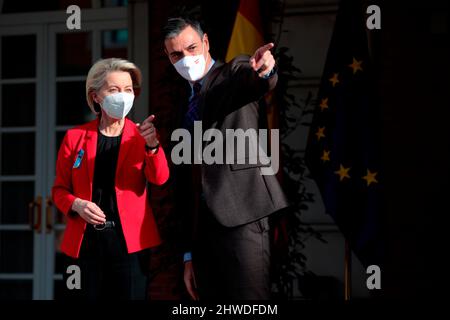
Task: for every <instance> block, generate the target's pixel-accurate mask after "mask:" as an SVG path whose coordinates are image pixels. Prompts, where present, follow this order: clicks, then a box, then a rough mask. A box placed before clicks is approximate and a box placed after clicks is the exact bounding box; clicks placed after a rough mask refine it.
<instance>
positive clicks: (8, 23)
mask: <svg viewBox="0 0 450 320" xmlns="http://www.w3.org/2000/svg"><path fill="white" fill-rule="evenodd" d="M93 2H95V1H93ZM0 5H1V0H0ZM0 9H1V6H0ZM147 9H148V3H147V2H146V1H140V2H136V3H134V2H131V3H129V6H128V8H126V7H117V8H102V9H98V4H97V5H96V6H95V9H82V11H81V30H75V31H69V30H67V28H66V19H67V17H68V15H67V14H66V12H65V11H48V12H37V13H17V14H1V13H0V34H8V35H9V34H30V33H32V34H36V37H37V38H36V43H37V46H36V56H37V57H36V59H37V60H36V65H37V66H36V68H37V70H36V79H35V81H36V125H35V127H30V128H27V130H33V132H35V139H36V141H35V143H36V147H35V150H36V151H35V152H36V169H35V171H36V172H35V175H34V176H33V177H32V178H33V179H34V181H35V197H37V196H38V195H40V196H42V199H43V204H42V212H41V215H42V232H41V233H40V234H37V233H35V235H34V251H33V252H34V261H33V263H34V270H33V274H29V275H23V274H22V275H20V274H18V275H17V278H18V279H32V280H33V282H34V283H33V299H52V298H53V284H54V280H55V278H58V277H55V275H54V272H53V269H54V258H55V252H54V246H55V244H54V241H55V233H54V231H55V230H61V229H63V228H64V226H63V225H56V226H54V229H53V232H51V233H49V234H46V230H45V226H46V223H47V221H46V214H45V199H46V198H47V197H50V196H51V187H52V185H53V180H54V172H55V165H56V164H55V157H54V155H55V153H56V152H57V148H58V146H56V145H55V144H56V141H55V134H56V132H57V130H64V129H68V128H69V127H60V126H56V119H55V118H56V45H55V40H56V34H57V33H59V32H85V31H92V32H93V38H92V43H93V44H96V45H95V46H94V45H93V47H92V49H93V52H92V58H93V61H92V62H94V61H96V60H98V59H99V58H100V55H101V30H111V29H124V28H128V30H129V32H128V39H129V40H128V41H129V43H128V56H129V57H128V59H129V60H131V61H133V62H135V63H136V64H137V65H138V66H139V67H140V68H141V70H142V74H143V81H144V88H145V86H146V85H148V84H147V79H148V57H149V54H148V15H147ZM130 16H132V17H134V18H133V19H128V17H130ZM130 21H132V23H130ZM0 49H1V48H0ZM45 66H48V68H44V67H45ZM67 78H69V77H67ZM72 78H74V77H72ZM76 78H77V79H75V78H74V79H73V80H80V79H81V80H84V78H85V76H83V77H82V76H80V79H78V77H76ZM67 80H69V79H67ZM0 90H1V86H0ZM0 97H1V91H0ZM133 109H134V110H133V113H132V114H131V117H132V118H133V117H134V118H135V119H136V120H138V121H139V120H140V121H142V120H143V119H144V117H145V116H147V112H148V90H145V89H144V90H142V93H141V97H140V98H139V99H137V101H136V103H135V107H134V108H133ZM2 130H4V129H2ZM7 130H10V129H9V128H7ZM18 132H22V131H20V130H19V131H18ZM10 178H11V179H12V178H13V177H7V181H10ZM0 179H2V180H4V179H3V178H1V177H0ZM18 179H23V177H19V178H18ZM53 211H54V212H53V213H54V214H55V213H56V212H55V211H56V210H53ZM11 228H15V226H9V225H8V226H6V225H3V226H0V230H3V229H8V230H9V229H11ZM17 228H19V229H20V230H29V226H28V225H20V226H17ZM27 228H28V229H27ZM13 230H15V229H13ZM13 276H14V275H12V274H11V275H7V277H9V278H11V277H13ZM1 277H2V275H0V278H1ZM59 278H60V277H59Z"/></svg>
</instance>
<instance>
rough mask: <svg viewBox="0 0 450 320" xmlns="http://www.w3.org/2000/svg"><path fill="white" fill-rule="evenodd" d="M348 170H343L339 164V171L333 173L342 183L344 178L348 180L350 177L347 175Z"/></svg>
mask: <svg viewBox="0 0 450 320" xmlns="http://www.w3.org/2000/svg"><path fill="white" fill-rule="evenodd" d="M349 170H350V168H345V167H344V166H343V165H342V164H341V165H340V168H339V170H337V171H335V172H334V173H336V174H337V175H338V176H339V180H340V181H342V180H344V178H349V179H350V176H349V174H348V171H349Z"/></svg>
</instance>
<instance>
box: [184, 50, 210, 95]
mask: <svg viewBox="0 0 450 320" xmlns="http://www.w3.org/2000/svg"><path fill="white" fill-rule="evenodd" d="M214 63H216V60H214V59H213V58H211V64H210V65H209V68H208V71H206V73H205V76H206V75H207V74H208V72H209V70H211V68H212V66H213V65H214ZM205 76H203V78H201V79H200V80H199V81H198V82H199V83H200V85H203V82H204V81H205ZM188 82H189V85H190V86H191V90H192V94H194V84H193V83H192V82H190V81H188Z"/></svg>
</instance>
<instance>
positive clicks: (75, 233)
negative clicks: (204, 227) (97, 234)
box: [52, 119, 169, 258]
mask: <svg viewBox="0 0 450 320" xmlns="http://www.w3.org/2000/svg"><path fill="white" fill-rule="evenodd" d="M97 130H98V120H94V121H92V122H89V123H87V124H85V125H82V126H79V127H76V128H74V129H70V130H68V131H67V133H66V135H65V137H64V140H63V142H62V144H61V147H60V149H59V153H58V160H57V162H56V178H55V182H54V185H53V188H52V197H53V202H54V203H55V205H56V207H57V208H58V209H59V210H60V211H61V212H63V213H64V214H65V215H66V216H67V226H66V230H65V232H64V237H63V241H62V244H61V250H62V252H64V253H65V254H67V255H68V256H71V257H74V258H77V257H78V255H79V253H80V247H81V242H82V241H83V235H84V231H85V229H86V224H87V223H86V222H85V221H84V220H83V219H82V218H81V217H80V216H79V215H78V214H76V213H74V212H72V211H71V208H72V203H73V201H74V200H75V199H76V198H81V199H84V200H89V201H92V181H93V177H94V166H95V154H96V152H97V135H98V134H97ZM80 150H83V151H84V155H83V157H82V160H81V163H80V165H79V166H78V167H77V168H74V163H75V161H76V159H77V156H78V155H79V153H80ZM83 151H82V152H83ZM168 178H169V168H168V166H167V160H166V156H165V154H164V150H163V149H162V148H161V147H160V148H159V150H158V152H157V153H156V154H152V153H151V151H146V150H145V140H144V138H142V136H141V135H140V134H139V132H138V130H137V128H136V124H135V123H134V122H132V121H131V120H129V119H125V126H124V129H123V133H122V141H121V145H120V149H119V158H118V161H117V169H116V178H115V179H116V182H115V189H116V197H117V208H118V211H119V217H120V221H121V224H122V228H123V233H124V236H125V241H126V244H127V248H128V252H129V253H132V252H136V251H140V250H143V249H146V248H149V247H153V246H157V245H159V244H160V243H161V240H160V238H159V234H158V230H157V227H156V223H155V218H154V217H153V212H152V208H151V207H150V203H149V199H148V197H147V189H146V182H147V180H148V181H150V182H151V183H153V184H156V185H161V184H163V183H165V182H166V181H167V179H168Z"/></svg>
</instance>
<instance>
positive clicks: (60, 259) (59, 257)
mask: <svg viewBox="0 0 450 320" xmlns="http://www.w3.org/2000/svg"><path fill="white" fill-rule="evenodd" d="M63 235H64V230H58V231H55V273H56V274H62V273H63V269H64V257H65V255H64V253H62V251H61V241H62V238H63Z"/></svg>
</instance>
